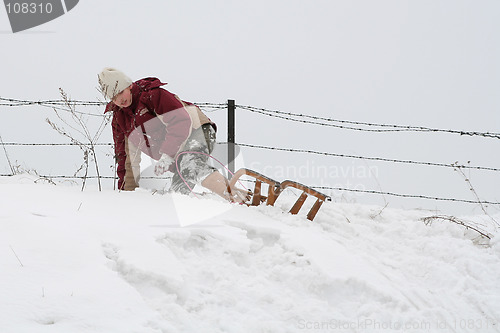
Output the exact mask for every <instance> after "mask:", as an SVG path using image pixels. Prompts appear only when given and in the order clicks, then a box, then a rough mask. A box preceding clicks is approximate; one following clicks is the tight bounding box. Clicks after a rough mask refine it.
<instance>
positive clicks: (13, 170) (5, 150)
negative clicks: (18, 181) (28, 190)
mask: <svg viewBox="0 0 500 333" xmlns="http://www.w3.org/2000/svg"><path fill="white" fill-rule="evenodd" d="M0 142H1V143H2V147H3V151H4V152H5V157H6V158H7V162H8V163H9V167H10V171H11V172H12V175H15V174H16V171H15V169H14V167H13V166H12V163H10V158H9V154H7V149H6V148H5V144H4V143H3V139H2V136H1V135H0Z"/></svg>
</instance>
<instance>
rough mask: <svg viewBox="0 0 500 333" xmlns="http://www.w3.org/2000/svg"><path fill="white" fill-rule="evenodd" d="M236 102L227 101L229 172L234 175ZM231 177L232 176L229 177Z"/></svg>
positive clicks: (232, 100)
mask: <svg viewBox="0 0 500 333" xmlns="http://www.w3.org/2000/svg"><path fill="white" fill-rule="evenodd" d="M235 110H236V106H235V102H234V99H228V100H227V161H228V168H229V170H230V171H231V172H232V173H234V159H235V158H236V156H235V147H234V116H235ZM228 176H229V177H231V176H230V175H228Z"/></svg>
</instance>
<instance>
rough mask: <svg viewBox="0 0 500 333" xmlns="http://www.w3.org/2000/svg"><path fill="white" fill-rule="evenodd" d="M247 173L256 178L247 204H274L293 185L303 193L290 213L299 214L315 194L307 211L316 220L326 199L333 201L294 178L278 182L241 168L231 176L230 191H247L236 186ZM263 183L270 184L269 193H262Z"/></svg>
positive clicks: (310, 217) (309, 216) (247, 197)
mask: <svg viewBox="0 0 500 333" xmlns="http://www.w3.org/2000/svg"><path fill="white" fill-rule="evenodd" d="M243 175H246V176H250V177H252V178H254V179H255V186H254V189H253V191H252V190H248V191H247V194H248V195H247V196H246V197H245V199H246V200H245V202H244V203H245V204H246V205H248V206H258V205H260V204H262V203H264V202H265V203H266V204H267V205H270V206H274V204H275V203H276V200H277V199H278V197H279V195H280V194H281V193H283V191H284V190H285V189H286V188H288V187H293V188H296V189H298V190H300V191H302V194H301V195H300V197H299V198H298V199H297V201H296V202H295V204H294V205H293V207H292V208H291V209H290V213H291V214H293V215H295V214H298V212H299V211H300V209H301V208H302V206H303V205H304V202H305V201H306V199H307V198H308V197H309V196H313V197H315V198H316V202H315V203H314V205H313V206H312V207H311V209H310V210H309V212H308V213H307V218H308V219H309V220H311V221H312V220H314V217H315V216H316V214H317V213H318V211H319V209H320V208H321V205H322V204H323V202H325V201H331V198H330V197H329V196H327V195H325V194H323V193H321V192H318V191H316V190H315V189H313V188H311V187H309V186H306V185H303V184H300V183H297V182H295V181H292V180H285V181H283V182H278V181H276V180H274V179H271V178H269V177H266V176H264V175H262V174H260V173H258V172H256V171H253V170H250V169H245V168H242V169H239V170H238V171H237V172H236V173H235V174H234V175H233V177H232V178H231V181H230V183H229V192H231V191H233V192H234V191H239V192H242V193H244V192H245V191H244V190H242V189H240V188H238V187H236V183H237V182H238V181H239V179H240V177H241V176H243ZM262 183H265V184H267V185H268V191H267V195H264V194H262V193H261V192H262Z"/></svg>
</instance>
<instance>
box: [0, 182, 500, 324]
mask: <svg viewBox="0 0 500 333" xmlns="http://www.w3.org/2000/svg"><path fill="white" fill-rule="evenodd" d="M0 192H1V197H2V200H1V201H0V221H1V223H0V267H1V272H2V274H0V299H2V302H1V303H0V313H1V315H0V328H1V332H8V333H11V332H16V333H17V332H56V333H59V332H65V333H66V332H72V333H74V332H114V333H120V332H127V333H129V332H141V333H150V332H151V333H160V332H162V333H164V332H231V333H233V332H234V333H239V332H273V333H274V332H335V331H342V332H365V331H366V332H387V331H404V332H500V324H499V321H500V284H499V283H498V281H499V277H500V242H499V241H498V231H496V230H495V228H494V227H493V224H492V222H490V221H488V220H487V219H485V218H484V216H483V217H468V219H469V220H471V221H474V223H475V224H476V225H479V224H481V225H482V228H483V229H485V230H486V231H488V232H490V233H491V234H492V235H493V238H492V240H491V241H489V243H488V244H484V239H483V240H482V241H481V242H478V238H477V236H478V235H477V234H475V235H471V233H470V231H468V232H466V230H465V228H464V227H463V226H459V225H456V224H453V223H446V222H445V221H439V222H438V221H436V222H434V223H433V224H430V225H426V224H424V223H423V222H422V221H421V218H422V217H425V216H429V215H432V212H426V211H405V210H396V209H389V208H384V207H378V206H363V205H359V204H346V203H336V202H326V203H325V204H324V205H323V207H322V208H321V210H320V212H319V213H318V215H317V217H316V219H315V220H314V222H311V221H308V220H307V219H306V218H305V216H304V215H298V216H293V215H290V214H288V213H286V211H285V210H286V207H287V205H291V203H292V201H291V200H292V199H293V196H291V198H289V199H287V198H285V199H284V200H282V201H281V202H280V203H279V204H277V205H278V207H266V206H261V207H246V206H240V205H234V204H229V203H224V202H221V201H219V200H216V199H214V198H211V197H202V198H200V199H197V198H193V197H187V196H182V195H172V194H164V195H158V194H152V192H151V191H149V190H145V189H139V190H137V191H136V192H116V191H111V190H105V191H103V192H98V191H97V190H93V189H90V188H89V189H86V190H85V191H83V192H82V191H80V187H79V186H73V185H67V184H58V185H51V184H47V183H43V182H41V181H39V180H38V179H37V178H36V177H34V176H31V175H27V174H25V175H18V176H12V177H3V178H0ZM212 208H213V210H212ZM201 213H206V215H205V216H206V218H205V219H202V218H200V216H201V215H202V214H201ZM304 214H305V213H304ZM189 215H193V216H195V217H194V218H193V219H191V220H186V218H187V219H189ZM186 221H187V222H186Z"/></svg>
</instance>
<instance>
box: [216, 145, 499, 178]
mask: <svg viewBox="0 0 500 333" xmlns="http://www.w3.org/2000/svg"><path fill="white" fill-rule="evenodd" d="M219 144H228V142H219ZM235 144H236V145H239V146H242V147H249V148H256V149H266V150H276V151H285V152H293V153H306V154H315V155H324V156H334V157H341V158H352V159H360V160H369V161H380V162H393V163H403V164H415V165H425V166H435V167H445V168H452V169H455V168H461V169H474V170H487V171H495V172H498V171H500V169H499V168H491V167H483V166H472V165H459V164H458V163H452V164H445V163H435V162H420V161H411V160H397V159H390V158H384V157H367V156H358V155H347V154H336V153H326V152H319V151H314V150H307V149H293V148H277V147H269V146H262V145H252V144H246V143H235Z"/></svg>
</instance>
